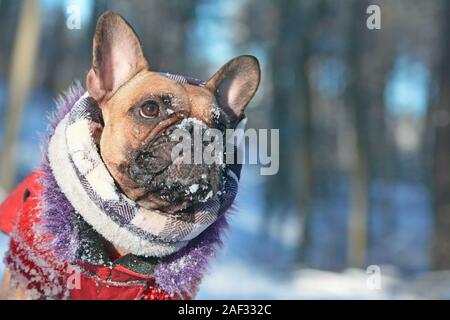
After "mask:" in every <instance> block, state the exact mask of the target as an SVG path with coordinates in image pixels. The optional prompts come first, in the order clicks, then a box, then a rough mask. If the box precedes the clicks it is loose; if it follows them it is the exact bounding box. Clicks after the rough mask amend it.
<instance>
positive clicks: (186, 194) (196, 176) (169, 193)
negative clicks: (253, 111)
mask: <svg viewBox="0 0 450 320" xmlns="http://www.w3.org/2000/svg"><path fill="white" fill-rule="evenodd" d="M192 128H193V126H191V127H188V128H185V129H187V130H188V132H189V133H190V134H192ZM175 129H176V126H171V127H170V128H168V129H166V130H165V131H164V132H163V133H162V134H161V135H159V136H158V137H157V138H156V139H154V140H153V141H152V142H151V143H150V144H149V145H148V146H146V147H145V148H143V149H141V150H138V151H137V152H135V153H134V154H133V155H131V159H130V166H129V168H128V170H127V175H128V176H129V178H130V179H131V180H132V181H133V182H134V183H135V184H136V185H137V186H138V187H139V188H142V189H143V190H145V192H144V193H143V194H142V195H141V196H139V197H138V198H137V199H136V200H135V201H136V202H137V203H138V204H139V205H141V206H143V207H145V208H148V209H159V210H164V211H166V212H169V213H173V212H177V211H179V210H183V209H186V208H188V207H190V206H192V205H195V204H198V203H204V202H206V201H208V200H209V199H211V198H212V197H213V196H214V195H215V194H216V193H217V192H219V191H220V190H221V188H222V186H223V181H222V180H223V166H222V165H221V164H219V163H212V164H206V163H203V162H200V163H194V161H190V163H187V161H186V158H185V157H183V154H179V155H177V156H175V157H173V155H172V151H173V148H174V147H175V146H177V145H178V144H179V143H180V141H178V140H174V138H173V136H172V134H173V132H174V130H175ZM202 145H203V148H204V147H206V146H207V145H208V143H207V142H202ZM190 147H191V155H193V152H194V151H195V150H194V139H191V145H190ZM191 160H192V159H191Z"/></svg>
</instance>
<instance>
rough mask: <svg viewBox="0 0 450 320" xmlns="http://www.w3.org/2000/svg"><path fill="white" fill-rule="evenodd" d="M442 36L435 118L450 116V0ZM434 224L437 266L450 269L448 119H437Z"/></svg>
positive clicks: (449, 154) (435, 260)
mask: <svg viewBox="0 0 450 320" xmlns="http://www.w3.org/2000/svg"><path fill="white" fill-rule="evenodd" d="M444 6H445V8H444V11H445V14H444V15H443V17H445V18H444V21H443V28H442V36H441V38H442V39H443V40H442V41H441V43H443V44H444V45H443V46H444V47H443V50H442V58H441V62H440V64H439V70H440V80H439V81H440V83H439V97H438V101H437V106H436V109H435V110H434V117H432V118H435V119H437V118H440V119H442V118H445V117H450V64H449V63H448V61H449V59H450V42H449V41H447V40H446V39H447V38H448V35H449V33H450V21H449V19H448V16H449V14H450V2H448V1H445V2H444ZM433 188H434V193H433V194H434V199H433V200H434V214H435V216H434V218H435V221H434V224H435V227H434V228H435V232H434V239H433V267H434V268H435V269H450V124H449V123H448V121H446V122H445V123H444V122H442V123H440V122H439V121H436V127H435V141H434V166H433Z"/></svg>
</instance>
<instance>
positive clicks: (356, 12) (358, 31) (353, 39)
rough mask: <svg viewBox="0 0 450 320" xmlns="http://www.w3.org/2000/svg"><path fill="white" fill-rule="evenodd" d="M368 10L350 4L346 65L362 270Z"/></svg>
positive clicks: (356, 248)
mask: <svg viewBox="0 0 450 320" xmlns="http://www.w3.org/2000/svg"><path fill="white" fill-rule="evenodd" d="M366 8H367V6H366V3H365V2H364V1H354V2H352V4H351V10H352V11H353V15H352V18H351V21H350V23H349V33H348V34H349V38H348V44H349V47H348V51H347V64H348V68H349V75H350V77H349V82H348V86H347V91H346V101H347V104H348V108H349V112H350V115H351V121H352V123H351V128H350V130H351V133H352V134H351V136H352V141H351V142H352V144H353V146H352V147H353V148H352V149H353V163H352V167H351V172H350V176H351V178H350V214H349V238H348V265H349V266H351V267H356V268H362V267H364V266H365V263H366V255H367V216H368V208H369V199H368V181H369V165H368V156H367V153H368V130H367V127H368V126H367V124H368V119H367V118H368V117H367V115H368V113H367V104H366V103H365V96H364V88H363V86H362V83H363V74H362V71H361V70H362V67H363V64H362V61H361V60H362V58H361V56H362V54H363V39H364V34H363V32H364V28H365V27H366V26H365V21H364V19H363V18H362V17H364V16H365V9H366Z"/></svg>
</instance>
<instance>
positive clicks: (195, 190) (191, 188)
mask: <svg viewBox="0 0 450 320" xmlns="http://www.w3.org/2000/svg"><path fill="white" fill-rule="evenodd" d="M199 187H200V186H199V185H198V183H196V184H193V185H191V186H190V187H189V192H190V193H196V192H197V191H198V188H199Z"/></svg>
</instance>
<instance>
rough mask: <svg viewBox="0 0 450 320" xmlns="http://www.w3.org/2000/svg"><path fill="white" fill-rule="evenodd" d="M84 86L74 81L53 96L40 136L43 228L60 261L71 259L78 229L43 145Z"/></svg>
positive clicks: (76, 248)
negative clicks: (51, 111)
mask: <svg viewBox="0 0 450 320" xmlns="http://www.w3.org/2000/svg"><path fill="white" fill-rule="evenodd" d="M84 92H85V91H84V89H83V87H82V86H81V85H80V84H79V83H75V85H73V86H72V87H71V88H69V89H68V90H67V91H66V92H65V93H64V95H63V96H60V97H59V98H58V100H57V110H56V112H55V113H54V114H53V116H52V117H50V121H49V123H50V124H49V126H48V129H47V132H46V134H45V136H44V138H43V143H42V147H43V150H42V151H43V154H44V159H43V161H42V165H41V170H42V171H43V172H44V173H45V174H44V177H43V178H42V179H41V183H42V185H43V186H44V201H43V206H44V208H45V209H44V211H43V214H42V222H43V228H44V230H45V231H47V232H48V233H50V234H51V235H52V236H53V241H52V247H53V248H54V250H55V253H56V255H57V256H58V257H59V258H61V259H62V260H63V261H73V260H74V259H75V255H76V252H77V250H78V246H79V239H78V232H77V230H76V227H75V226H76V223H75V210H74V208H73V207H72V205H71V204H70V202H69V200H67V198H66V196H65V195H64V193H62V192H61V190H60V188H59V186H58V184H57V182H56V180H55V178H54V176H53V174H52V170H51V168H50V164H49V160H48V155H47V148H48V143H49V142H50V138H51V137H52V135H53V134H54V132H55V129H56V126H57V125H58V123H59V122H60V121H61V120H62V119H63V118H64V116H65V115H66V114H67V113H68V112H69V111H70V110H71V109H72V106H73V105H74V104H75V102H77V101H78V99H79V98H80V97H81V96H82V95H83V94H84Z"/></svg>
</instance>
